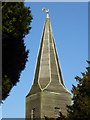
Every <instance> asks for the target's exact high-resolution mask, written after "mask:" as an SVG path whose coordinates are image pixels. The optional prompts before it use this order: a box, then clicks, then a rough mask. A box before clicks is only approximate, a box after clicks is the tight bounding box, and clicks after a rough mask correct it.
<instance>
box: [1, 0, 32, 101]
mask: <svg viewBox="0 0 90 120" xmlns="http://www.w3.org/2000/svg"><path fill="white" fill-rule="evenodd" d="M31 21H32V15H31V10H30V7H26V6H25V5H24V3H23V2H3V3H2V100H5V99H6V98H7V96H8V95H9V92H10V90H11V89H12V88H13V86H15V85H16V83H17V82H18V81H19V78H20V74H21V72H22V70H24V68H25V64H26V61H27V58H28V52H29V51H28V50H26V46H25V43H24V37H25V35H27V34H28V33H29V30H30V29H31Z"/></svg>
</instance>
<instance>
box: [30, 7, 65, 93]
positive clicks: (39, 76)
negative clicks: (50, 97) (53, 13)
mask: <svg viewBox="0 0 90 120" xmlns="http://www.w3.org/2000/svg"><path fill="white" fill-rule="evenodd" d="M42 10H43V11H45V12H46V20H45V24H44V29H43V34H42V39H41V44H40V49H39V53H38V58H37V64H36V70H35V75H34V83H33V85H32V88H31V90H30V92H29V94H34V93H36V92H40V91H43V90H49V91H52V92H58V93H60V92H62V91H63V92H64V91H66V92H67V89H66V87H65V85H64V82H63V78H62V73H61V69H60V65H59V60H58V56H57V51H56V46H55V42H54V37H53V34H52V27H51V23H50V17H49V10H46V8H43V9H42ZM57 88H58V89H57Z"/></svg>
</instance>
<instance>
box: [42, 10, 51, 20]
mask: <svg viewBox="0 0 90 120" xmlns="http://www.w3.org/2000/svg"><path fill="white" fill-rule="evenodd" d="M42 11H45V12H46V14H47V16H46V18H49V14H48V13H49V9H46V8H42Z"/></svg>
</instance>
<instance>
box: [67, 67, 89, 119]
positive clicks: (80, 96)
mask: <svg viewBox="0 0 90 120" xmlns="http://www.w3.org/2000/svg"><path fill="white" fill-rule="evenodd" d="M86 69H87V71H86V72H85V73H82V78H81V77H78V76H77V77H75V79H76V81H77V82H78V84H77V86H76V87H75V86H73V89H72V93H73V99H72V100H73V104H72V106H68V120H90V67H87V68H86Z"/></svg>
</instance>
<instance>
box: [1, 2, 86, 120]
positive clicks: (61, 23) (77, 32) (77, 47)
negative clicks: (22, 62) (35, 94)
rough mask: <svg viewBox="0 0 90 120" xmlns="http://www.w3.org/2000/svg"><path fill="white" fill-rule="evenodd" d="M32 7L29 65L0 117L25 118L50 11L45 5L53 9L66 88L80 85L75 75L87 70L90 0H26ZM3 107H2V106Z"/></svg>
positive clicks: (6, 101)
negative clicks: (42, 0) (52, 0)
mask: <svg viewBox="0 0 90 120" xmlns="http://www.w3.org/2000/svg"><path fill="white" fill-rule="evenodd" d="M25 5H26V6H30V7H31V10H32V16H33V21H32V24H31V26H32V29H31V30H30V33H29V34H28V35H27V36H26V37H25V45H26V48H27V49H29V50H30V53H29V58H28V62H27V64H26V68H25V69H24V71H23V72H22V74H21V77H20V82H18V83H17V85H16V86H15V87H14V88H13V89H12V91H11V92H10V96H9V97H8V98H7V99H6V100H5V101H4V103H3V105H2V106H1V107H2V115H1V114H0V118H2V117H3V118H24V117H25V96H26V95H27V93H28V91H29V90H30V88H31V85H32V81H33V78H34V72H35V66H36V59H37V53H38V48H39V44H40V40H41V35H42V30H43V26H44V22H45V18H46V14H45V13H44V12H42V8H43V7H45V8H47V9H49V15H50V21H51V25H52V31H53V35H54V40H55V43H56V49H57V52H58V58H59V62H60V68H61V71H62V75H63V79H64V82H65V86H66V88H67V89H68V90H69V91H71V89H72V84H74V85H76V84H77V82H76V81H75V79H74V78H75V76H77V75H78V76H81V72H85V68H86V67H87V63H86V60H87V59H88V3H87V2H81V3H79V2H72V3H71V2H54V3H53V2H47V3H46V2H39V3H36V2H30V3H29V2H26V3H25ZM0 110H1V108H0Z"/></svg>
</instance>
